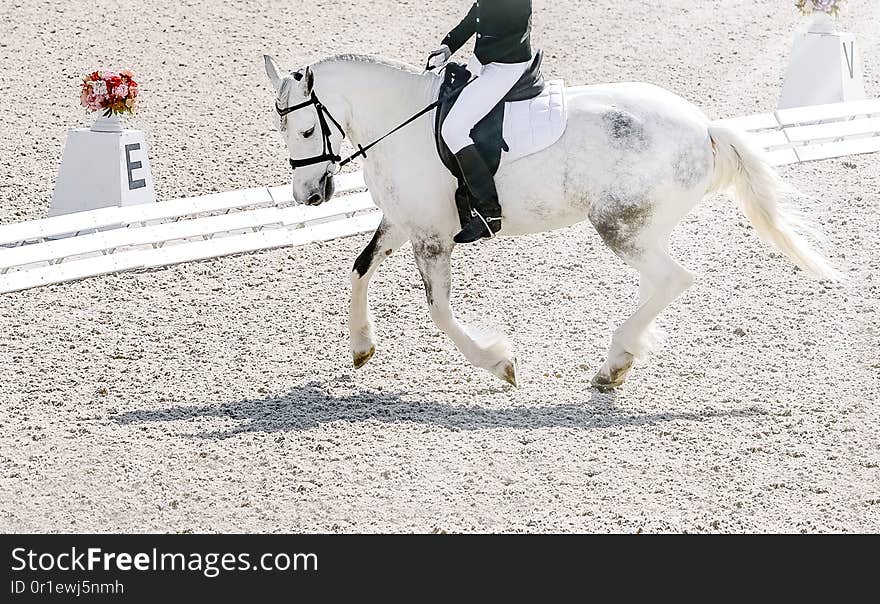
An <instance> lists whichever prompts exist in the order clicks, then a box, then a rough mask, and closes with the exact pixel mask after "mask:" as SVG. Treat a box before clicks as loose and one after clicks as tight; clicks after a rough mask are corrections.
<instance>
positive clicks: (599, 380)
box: [590, 373, 623, 392]
mask: <svg viewBox="0 0 880 604" xmlns="http://www.w3.org/2000/svg"><path fill="white" fill-rule="evenodd" d="M590 385H591V386H592V387H593V388H595V389H596V390H598V391H599V392H611V391H612V390H614V389H615V388H619V387H620V386H622V385H623V377H620V378H618V379H616V380H611V379H609V377H608V376H605V375H602V374H601V373H597V374H596V375H594V376H593V379H592V380H591V381H590Z"/></svg>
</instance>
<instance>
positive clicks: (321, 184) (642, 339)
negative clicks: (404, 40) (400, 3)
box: [265, 55, 836, 390]
mask: <svg viewBox="0 0 880 604" xmlns="http://www.w3.org/2000/svg"><path fill="white" fill-rule="evenodd" d="M265 62H266V72H267V74H268V76H269V79H270V80H271V81H272V85H273V86H274V88H275V91H276V93H277V99H276V101H277V106H278V107H279V108H281V109H284V108H290V107H296V106H297V105H300V104H303V103H305V105H304V106H303V107H302V108H300V109H297V110H295V111H292V112H291V113H289V114H288V115H286V116H284V117H282V118H281V120H280V121H281V123H280V124H279V126H280V127H281V129H282V131H283V134H284V137H285V139H286V142H287V147H288V150H289V153H290V157H291V158H293V159H294V160H297V159H303V158H311V160H312V162H314V163H309V162H303V163H307V164H308V165H305V166H303V165H302V163H300V164H295V169H294V171H293V193H294V198H295V199H296V201H297V202H300V203H307V204H311V205H317V204H321V203H324V202H325V201H328V200H329V199H330V197H332V195H333V184H332V175H333V173H334V171H335V170H336V165H335V164H336V162H334V161H332V160H331V159H330V158H329V157H328V156H327V155H325V154H324V152H325V151H326V148H325V147H326V146H327V143H329V146H330V152H331V154H332V152H333V151H335V152H338V151H339V149H340V145H341V144H342V139H343V135H342V133H341V132H340V131H339V129H337V128H336V127H335V126H333V125H332V120H331V121H330V122H328V123H330V126H329V128H328V130H329V131H330V133H329V134H328V136H325V137H322V127H321V119H320V118H319V109H318V108H317V107H316V106H315V105H314V104H308V102H309V100H310V99H317V100H318V101H320V103H321V104H323V106H324V107H325V108H326V110H327V111H328V112H329V114H330V115H332V116H333V118H335V119H336V120H337V121H338V123H339V125H340V126H341V130H342V131H344V132H345V134H346V135H347V136H348V138H349V139H350V141H351V142H352V143H353V144H355V145H367V144H368V143H370V142H371V141H373V140H375V139H377V138H379V137H380V136H382V135H383V134H385V133H387V132H388V131H390V130H392V129H393V128H395V127H396V126H398V125H399V124H401V123H402V122H403V121H405V120H406V119H407V118H409V117H410V116H412V115H413V114H415V113H416V112H418V111H419V110H420V109H422V108H424V107H425V106H427V105H428V104H430V103H431V102H432V101H433V100H435V98H436V97H437V93H438V88H439V84H440V79H441V78H440V77H438V76H437V75H435V74H434V73H430V72H429V73H424V72H422V71H421V70H419V69H417V68H414V67H412V66H409V65H406V64H403V63H399V62H394V61H389V60H385V59H381V58H377V57H367V56H353V55H340V56H336V57H332V58H329V59H326V60H323V61H321V62H319V63H316V64H314V65H312V66H310V67H307V68H305V69H304V70H302V71H298V72H292V73H291V74H285V73H282V72H281V71H280V70H279V68H278V66H277V64H276V62H275V61H274V60H273V59H272V58H271V57H269V56H266V57H265ZM566 94H567V102H568V115H569V120H568V126H567V129H566V131H565V134H564V135H563V136H562V138H561V139H560V140H559V141H558V142H557V143H556V144H554V145H553V146H551V147H549V148H547V149H546V150H544V151H542V152H540V153H536V154H533V155H531V156H528V157H525V158H522V159H519V160H517V161H515V162H512V163H510V164H509V165H503V164H502V167H501V169H500V170H499V172H498V174H497V178H496V180H497V187H498V193H499V198H500V201H501V206H502V208H503V215H504V223H503V224H504V227H503V230H502V231H501V233H500V234H501V235H526V234H529V233H537V232H541V231H548V230H551V229H558V228H561V227H565V226H568V225H572V224H575V223H577V222H581V221H583V220H589V221H590V222H591V223H592V224H593V226H594V227H595V229H596V230H597V231H598V233H599V235H600V236H601V237H602V239H603V240H604V242H605V244H606V245H607V246H608V247H609V248H611V250H613V251H614V253H615V254H616V255H617V256H619V257H620V258H621V259H622V260H623V261H624V262H626V263H627V264H628V265H629V266H631V267H632V268H634V269H636V270H637V271H639V275H640V283H639V297H640V305H639V307H638V308H637V309H636V311H635V312H634V313H633V314H632V315H631V316H630V317H629V318H628V319H627V320H626V321H625V322H624V323H623V324H622V325H621V326H620V327H619V328H618V329H617V330H616V331H615V332H614V335H613V337H612V339H611V345H610V348H609V350H608V355H607V358H606V359H605V363H604V364H603V365H602V367H601V368H600V369H599V371H598V373H597V374H596V375H595V377H594V378H593V381H592V384H593V386H594V387H596V388H599V389H601V390H607V389H610V388H614V387H617V386H619V385H620V384H622V383H623V380H624V377H625V376H626V373H627V372H628V371H629V369H630V367H631V366H632V364H633V361H634V359H635V358H638V357H640V356H642V355H644V354H645V353H646V352H647V351H648V350H649V347H650V344H651V342H652V337H651V331H652V329H651V328H652V324H653V322H654V319H655V318H656V317H657V316H658V314H659V313H660V312H661V311H662V310H663V309H665V308H666V307H667V306H668V305H669V304H670V303H671V302H672V301H673V300H675V299H676V298H677V297H678V296H679V295H680V294H681V293H682V292H684V291H685V290H686V289H687V288H688V287H690V286H691V284H692V283H693V281H694V278H693V276H692V274H691V273H690V272H688V271H687V270H686V269H684V268H683V267H681V266H680V265H679V264H678V263H677V262H676V261H675V260H674V259H673V258H672V257H671V256H670V255H669V252H668V240H669V235H670V233H671V231H672V230H673V228H674V227H675V226H676V225H677V224H678V223H679V221H680V220H681V219H682V218H683V217H684V216H685V215H686V214H687V213H688V212H689V211H690V210H691V209H692V208H693V207H694V206H695V205H696V204H697V203H698V202H699V201H700V200H702V199H703V198H704V197H706V196H707V195H708V194H709V193H712V192H715V191H721V190H725V189H727V188H730V187H732V188H733V189H734V192H735V194H736V197H737V198H738V200H739V201H740V203H741V205H742V208H743V210H744V211H745V214H746V215H747V216H748V218H749V220H750V221H751V222H752V224H753V225H754V227H755V229H756V230H757V233H758V235H759V236H761V237H762V238H763V239H764V240H766V241H768V242H769V243H771V244H772V245H774V246H775V247H776V248H778V249H779V250H780V251H781V252H783V253H784V254H785V255H786V256H788V257H789V258H790V259H791V260H792V261H793V262H794V263H795V264H797V265H798V266H799V267H801V268H802V269H804V270H805V271H807V272H809V273H811V274H813V275H816V276H818V277H825V278H833V277H834V276H835V274H836V273H835V270H834V268H833V267H832V266H831V265H830V263H829V262H828V260H827V259H826V258H825V257H824V256H823V255H822V254H821V253H820V252H818V251H817V250H816V249H815V248H814V247H813V246H812V244H811V239H813V236H815V235H817V233H815V232H814V231H813V230H811V229H810V228H809V227H807V226H806V225H804V224H803V223H802V222H801V221H799V220H797V219H796V218H794V217H793V215H792V214H791V213H790V212H788V211H786V210H785V208H784V206H783V205H781V204H780V203H779V202H778V197H779V195H778V194H779V193H780V192H781V191H783V190H784V188H785V186H784V185H783V184H782V183H781V181H780V180H779V179H778V177H777V175H776V173H775V171H774V170H773V169H772V168H771V167H770V165H769V164H767V163H766V161H765V160H764V159H763V158H762V156H761V155H760V153H759V152H757V151H756V149H755V148H754V147H753V146H752V145H751V144H749V143H748V142H747V141H746V139H745V138H744V137H743V136H742V135H741V134H739V133H737V132H736V131H734V130H731V129H728V128H725V127H722V126H719V125H716V124H713V123H710V121H709V119H708V118H707V117H706V116H705V114H703V113H702V112H701V111H700V110H699V109H698V108H697V107H696V106H694V105H693V104H691V103H689V102H688V101H686V100H684V99H683V98H681V97H679V96H677V95H675V94H673V93H671V92H669V91H667V90H664V89H662V88H659V87H656V86H652V85H649V84H642V83H621V84H607V85H596V86H583V87H576V88H569V89H568V90H567V93H566ZM432 118H433V113H432V114H431V115H430V116H429V117H423V118H421V119H420V120H418V121H416V122H414V123H413V124H412V125H410V126H408V127H407V128H405V129H403V130H401V131H400V132H398V133H396V134H394V135H393V136H391V137H389V138H388V139H386V140H385V141H383V142H382V143H381V144H379V145H378V146H377V147H376V148H374V149H372V150H371V151H370V152H369V153H368V154H367V158H366V159H365V160H364V177H365V179H366V183H367V186H368V187H369V190H370V193H371V194H372V197H373V200H374V201H375V203H376V205H377V206H379V208H381V210H382V212H383V219H382V222H381V224H380V225H379V228H378V230H377V231H376V233H375V235H374V237H373V239H372V241H371V242H370V244H369V245H368V246H367V247H366V249H365V250H364V251H363V253H362V254H361V255H360V257H359V258H358V259H357V261H356V263H355V270H354V271H353V273H352V276H351V283H352V292H351V310H350V330H351V350H352V354H353V356H354V364H355V367H358V368H360V367H362V366H363V365H365V364H366V363H367V362H368V361H369V360H370V359H371V358H372V356H373V354H374V353H375V350H376V340H375V332H374V330H373V321H372V319H371V316H370V311H369V304H368V301H367V288H368V284H369V281H370V278H371V277H372V276H373V274H374V273H375V272H376V269H378V268H379V265H380V264H381V263H382V261H383V260H385V259H386V258H387V257H388V256H390V255H391V254H392V252H394V251H395V250H396V249H398V248H400V247H401V246H402V245H404V244H405V243H406V242H407V241H410V242H412V246H413V252H414V254H415V260H416V265H417V267H418V270H419V272H420V273H421V276H422V280H423V281H424V285H425V291H426V293H427V299H428V305H429V307H430V313H431V318H432V319H433V321H434V323H435V324H436V325H437V327H438V328H440V329H441V330H442V331H443V332H445V333H446V334H447V335H448V336H449V337H450V338H451V339H452V341H453V342H454V343H455V345H456V346H457V347H458V349H459V350H460V351H461V352H462V354H464V356H465V357H466V358H467V359H468V361H470V362H471V363H472V364H473V365H475V366H477V367H481V368H483V369H486V370H488V371H490V372H491V373H493V374H494V375H496V376H498V377H499V378H501V379H503V380H506V381H507V382H509V383H511V384H513V385H516V384H517V375H516V371H517V362H516V358H515V357H514V355H513V354H512V352H511V349H510V346H509V344H508V342H507V339H506V338H505V337H504V336H502V335H491V336H487V335H485V334H483V335H478V334H480V333H481V332H478V331H474V330H472V329H469V328H468V327H467V326H466V325H464V324H462V323H461V322H460V321H459V320H457V319H456V317H455V315H454V314H453V311H452V308H451V307H450V303H449V297H450V287H451V263H450V258H451V254H452V250H453V247H454V245H455V244H454V243H453V241H452V237H453V235H454V234H455V233H456V232H457V231H458V230H459V222H458V214H457V212H456V207H455V202H454V191H455V187H456V181H455V180H454V179H453V177H452V176H451V175H450V173H449V172H448V171H447V169H446V168H445V167H444V166H443V164H442V163H441V162H440V159H439V157H438V154H437V151H436V148H435V143H434V134H433V127H434V120H433V119H432ZM325 121H326V120H325ZM322 138H324V139H325V140H323V141H322ZM475 245H492V243H491V242H486V241H484V242H483V243H477V244H475Z"/></svg>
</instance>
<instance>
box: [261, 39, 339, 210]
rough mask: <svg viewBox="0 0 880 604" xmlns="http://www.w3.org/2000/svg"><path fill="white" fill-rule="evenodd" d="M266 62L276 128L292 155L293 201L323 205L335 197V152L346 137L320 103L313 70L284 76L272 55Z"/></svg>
mask: <svg viewBox="0 0 880 604" xmlns="http://www.w3.org/2000/svg"><path fill="white" fill-rule="evenodd" d="M263 58H264V59H265V62H266V74H267V75H268V76H269V80H270V81H271V82H272V86H273V87H274V88H275V93H276V107H275V108H273V112H274V113H275V118H276V125H277V126H278V129H279V130H280V131H281V134H282V136H284V140H285V142H286V143H287V149H288V152H289V153H290V156H289V157H290V165H291V167H292V168H293V198H294V199H295V200H296V201H297V202H298V203H305V204H307V205H314V206H316V205H321V204H322V203H324V202H325V201H328V200H329V199H330V198H331V197H333V192H334V189H333V172H332V171H333V169H334V166H335V164H336V163H337V162H338V161H339V158H338V157H337V156H336V152H335V151H334V150H338V149H339V148H340V146H341V144H342V139H343V133H342V132H341V130H340V128H339V126H338V125H337V124H335V123H334V121H333V118H332V117H329V114H328V113H327V112H326V110H324V109H322V105H321V104H320V101H318V100H317V97H316V96H315V94H314V87H315V75H314V73H313V72H312V70H311V69H310V68H308V67H306V68H305V69H304V70H303V71H294V72H291V73H289V74H286V75H283V76H282V75H281V73H282V72H281V71H280V70H279V69H278V65H277V63H276V62H275V59H273V58H272V57H270V56H269V55H264V57H263ZM328 117H329V119H328Z"/></svg>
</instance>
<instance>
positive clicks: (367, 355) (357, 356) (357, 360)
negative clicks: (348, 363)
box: [354, 346, 376, 369]
mask: <svg viewBox="0 0 880 604" xmlns="http://www.w3.org/2000/svg"><path fill="white" fill-rule="evenodd" d="M374 354H376V347H375V346H370V349H369V350H368V351H366V352H356V353H354V368H355V369H360V368H361V367H363V366H364V365H366V364H367V363H369V362H370V359H372V358H373V355H374Z"/></svg>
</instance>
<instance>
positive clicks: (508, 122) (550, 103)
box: [501, 80, 568, 166]
mask: <svg viewBox="0 0 880 604" xmlns="http://www.w3.org/2000/svg"><path fill="white" fill-rule="evenodd" d="M567 122H568V106H567V105H566V102H565V82H564V81H563V80H551V81H549V82H547V87H546V88H545V89H544V92H543V93H542V94H541V96H538V97H535V98H533V99H529V100H528V101H518V102H516V103H508V104H507V108H506V109H505V112H504V140H505V141H506V142H507V146H508V147H510V151H506V152H505V151H502V153H501V165H502V166H503V165H504V164H509V163H510V162H513V161H516V160H518V159H521V158H523V157H526V156H527V155H531V154H533V153H537V152H538V151H543V150H544V149H546V148H547V147H549V146H550V145H553V144H554V143H556V142H557V141H558V140H559V139H560V138H562V135H563V134H564V133H565V125H566V123H567Z"/></svg>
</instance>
